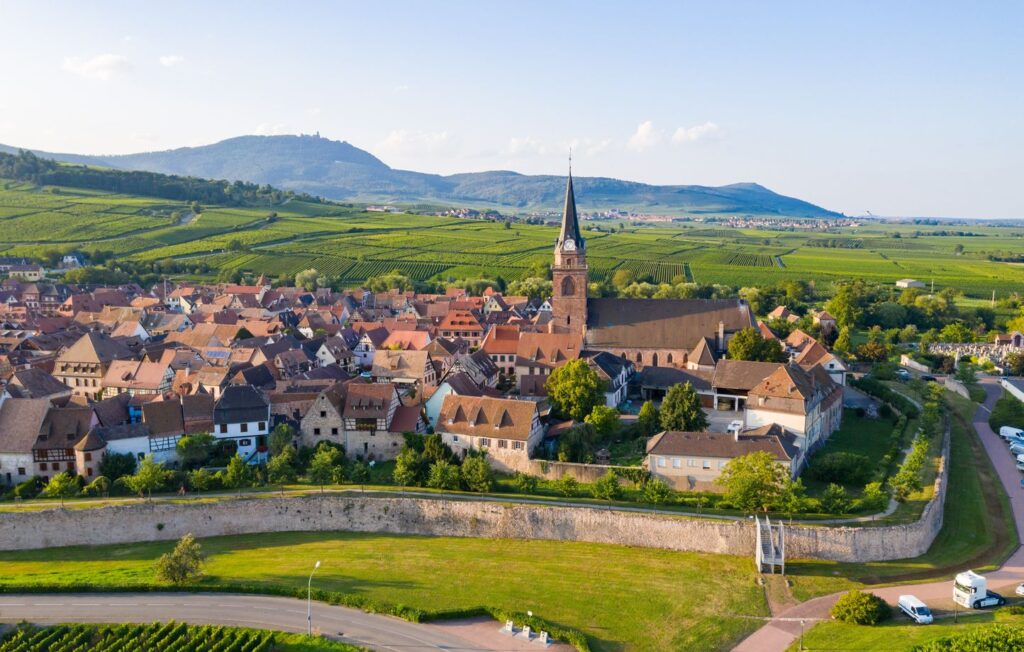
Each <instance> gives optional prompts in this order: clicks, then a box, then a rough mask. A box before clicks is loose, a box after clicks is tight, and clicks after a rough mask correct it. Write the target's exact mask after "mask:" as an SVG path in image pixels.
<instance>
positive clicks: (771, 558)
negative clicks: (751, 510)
mask: <svg viewBox="0 0 1024 652" xmlns="http://www.w3.org/2000/svg"><path fill="white" fill-rule="evenodd" d="M754 527H755V532H756V536H757V541H756V544H755V547H754V559H755V561H756V562H757V570H758V572H761V573H763V572H765V570H767V571H768V572H770V573H774V572H775V567H776V566H778V567H779V570H780V572H781V573H782V574H783V575H785V574H786V532H785V529H784V526H783V525H782V523H777V524H775V525H772V522H771V520H770V519H769V518H768V517H767V516H765V517H764V520H763V521H762V520H761V517H759V516H755V517H754ZM766 566H767V569H766V568H765V567H766Z"/></svg>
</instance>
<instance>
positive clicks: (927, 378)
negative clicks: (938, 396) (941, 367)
mask: <svg viewBox="0 0 1024 652" xmlns="http://www.w3.org/2000/svg"><path fill="white" fill-rule="evenodd" d="M921 380H923V381H925V382H927V383H937V382H939V381H937V380H936V379H935V376H932V375H931V374H924V375H923V376H921Z"/></svg>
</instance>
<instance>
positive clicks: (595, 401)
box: [545, 359, 605, 421]
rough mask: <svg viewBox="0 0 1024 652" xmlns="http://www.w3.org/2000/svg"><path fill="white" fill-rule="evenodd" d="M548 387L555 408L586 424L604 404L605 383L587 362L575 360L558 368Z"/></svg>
mask: <svg viewBox="0 0 1024 652" xmlns="http://www.w3.org/2000/svg"><path fill="white" fill-rule="evenodd" d="M545 386H546V388H547V393H548V399H549V400H550V402H551V408H552V409H553V410H554V411H555V412H556V413H558V414H560V415H562V416H563V417H568V418H570V419H573V420H574V421H583V419H584V417H586V416H587V415H588V414H590V413H591V411H593V409H594V407H595V406H597V405H602V404H604V391H605V382H604V381H603V380H601V378H600V377H599V376H598V375H597V372H595V371H594V370H593V369H591V368H590V366H589V365H588V364H587V361H586V360H582V359H577V360H572V361H570V362H567V363H566V364H564V365H562V366H561V367H559V368H558V369H555V370H554V371H552V372H551V375H550V376H548V380H547V383H545Z"/></svg>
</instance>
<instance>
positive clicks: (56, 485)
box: [43, 472, 82, 507]
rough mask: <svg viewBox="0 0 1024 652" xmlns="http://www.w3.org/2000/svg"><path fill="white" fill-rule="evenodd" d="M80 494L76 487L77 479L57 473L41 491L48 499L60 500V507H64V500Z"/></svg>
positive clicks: (66, 474) (80, 491)
mask: <svg viewBox="0 0 1024 652" xmlns="http://www.w3.org/2000/svg"><path fill="white" fill-rule="evenodd" d="M80 493H82V490H81V489H80V488H79V486H78V479H77V478H73V477H71V475H70V474H68V473H63V472H62V473H58V474H56V475H54V476H52V477H51V478H50V481H49V482H47V483H46V488H45V489H43V494H44V495H46V496H47V497H49V498H60V506H61V507H63V506H64V499H65V498H71V497H72V496H77V495H78V494H80Z"/></svg>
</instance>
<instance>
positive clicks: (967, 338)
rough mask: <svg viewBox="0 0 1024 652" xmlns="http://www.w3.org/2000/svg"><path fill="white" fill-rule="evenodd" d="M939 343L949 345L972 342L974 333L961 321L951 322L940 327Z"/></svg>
mask: <svg viewBox="0 0 1024 652" xmlns="http://www.w3.org/2000/svg"><path fill="white" fill-rule="evenodd" d="M939 341H940V342H947V343H951V344H959V343H961V342H973V341H974V331H972V330H971V329H970V328H969V327H968V326H967V325H966V324H964V323H963V322H961V321H955V322H951V323H949V324H946V325H945V326H943V327H942V330H941V331H939Z"/></svg>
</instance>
